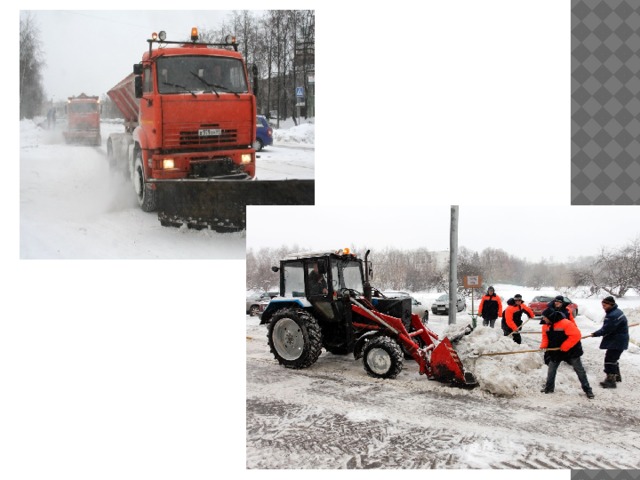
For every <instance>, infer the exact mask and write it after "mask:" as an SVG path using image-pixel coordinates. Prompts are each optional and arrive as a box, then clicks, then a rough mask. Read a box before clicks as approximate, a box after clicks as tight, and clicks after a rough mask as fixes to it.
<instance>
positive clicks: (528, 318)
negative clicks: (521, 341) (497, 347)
mask: <svg viewBox="0 0 640 480" xmlns="http://www.w3.org/2000/svg"><path fill="white" fill-rule="evenodd" d="M529 320H531V317H527V319H526V320H525V321H524V323H523V324H522V325H520V326H519V327H518V329H517V330H514V331H513V332H511V333H510V334H509V335H507V337H510V336H511V335H513V334H514V333H522V332H521V331H520V330H522V327H524V326H525V325H526V324H527V322H528V321H529Z"/></svg>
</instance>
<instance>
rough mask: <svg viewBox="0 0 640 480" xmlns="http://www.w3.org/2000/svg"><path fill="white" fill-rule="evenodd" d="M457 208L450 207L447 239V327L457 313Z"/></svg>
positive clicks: (454, 320) (454, 321)
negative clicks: (449, 227) (449, 231)
mask: <svg viewBox="0 0 640 480" xmlns="http://www.w3.org/2000/svg"><path fill="white" fill-rule="evenodd" d="M457 304H458V206H457V205H452V206H451V235H450V239H449V325H452V324H454V323H456V313H458V305H457Z"/></svg>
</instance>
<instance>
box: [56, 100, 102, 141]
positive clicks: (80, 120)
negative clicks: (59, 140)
mask: <svg viewBox="0 0 640 480" xmlns="http://www.w3.org/2000/svg"><path fill="white" fill-rule="evenodd" d="M66 114H67V128H66V129H65V131H64V132H63V134H64V138H65V141H66V142H67V143H81V144H88V145H100V144H101V142H102V137H101V136H100V99H99V98H98V97H97V96H91V95H86V94H84V93H81V94H80V95H78V96H76V97H69V98H68V100H67V105H66Z"/></svg>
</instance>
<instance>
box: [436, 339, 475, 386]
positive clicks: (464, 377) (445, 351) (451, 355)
mask: <svg viewBox="0 0 640 480" xmlns="http://www.w3.org/2000/svg"><path fill="white" fill-rule="evenodd" d="M431 371H432V375H433V377H434V379H435V380H438V381H440V382H444V383H449V382H450V383H451V384H453V385H455V386H459V387H465V388H474V387H476V386H477V385H478V382H477V381H476V378H475V377H474V376H473V374H472V373H471V372H465V371H464V367H463V365H462V362H461V361H460V357H458V354H457V353H456V351H455V350H454V348H453V345H452V344H451V341H450V340H449V339H448V338H446V337H445V338H443V339H442V341H441V342H440V343H439V344H438V346H437V347H436V348H434V349H433V351H432V352H431Z"/></svg>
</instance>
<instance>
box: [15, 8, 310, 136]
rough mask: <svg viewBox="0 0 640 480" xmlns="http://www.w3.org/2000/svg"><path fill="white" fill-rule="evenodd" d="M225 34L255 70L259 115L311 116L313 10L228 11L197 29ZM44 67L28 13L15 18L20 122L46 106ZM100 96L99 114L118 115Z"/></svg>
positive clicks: (203, 35) (208, 38) (204, 36)
mask: <svg viewBox="0 0 640 480" xmlns="http://www.w3.org/2000/svg"><path fill="white" fill-rule="evenodd" d="M227 35H233V36H235V37H236V40H237V42H238V44H239V51H240V52H241V53H242V54H243V55H244V57H245V59H246V62H247V65H248V66H249V70H250V71H251V69H252V67H253V66H254V65H255V66H256V67H257V69H258V76H259V80H258V95H257V107H258V113H261V114H264V115H267V116H268V117H271V118H273V119H275V121H276V122H279V120H280V119H285V118H289V117H293V118H294V121H295V120H296V119H297V116H298V115H299V116H300V117H305V118H308V117H312V116H315V105H314V97H315V90H314V87H315V76H314V75H315V12H314V11H313V10H266V11H264V12H254V11H247V10H240V11H233V12H232V13H230V14H229V15H228V18H227V19H226V20H225V21H223V23H222V24H221V25H220V27H219V28H217V29H205V28H200V39H201V41H205V42H212V43H214V42H221V41H222V40H223V39H224V38H225V37H226V36H227ZM185 41H188V40H187V39H185ZM45 65H46V62H45V58H44V53H43V50H42V45H41V41H40V32H39V29H38V27H37V25H36V22H35V21H34V18H33V16H32V15H31V14H30V13H27V15H25V16H24V18H23V19H22V18H21V20H20V118H21V119H22V118H33V117H34V116H36V115H41V114H42V113H43V109H45V107H46V105H45V103H46V91H45V86H44V84H43V81H42V78H43V77H42V73H43V69H44V67H45ZM297 93H302V95H301V96H298V95H297ZM101 97H102V98H101V102H102V103H103V115H104V116H105V117H106V118H109V117H113V116H119V112H118V111H117V109H115V108H114V107H113V106H112V105H111V101H110V99H109V98H108V97H107V95H106V92H104V93H103V94H102V95H101ZM276 126H277V127H279V124H278V125H276Z"/></svg>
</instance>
